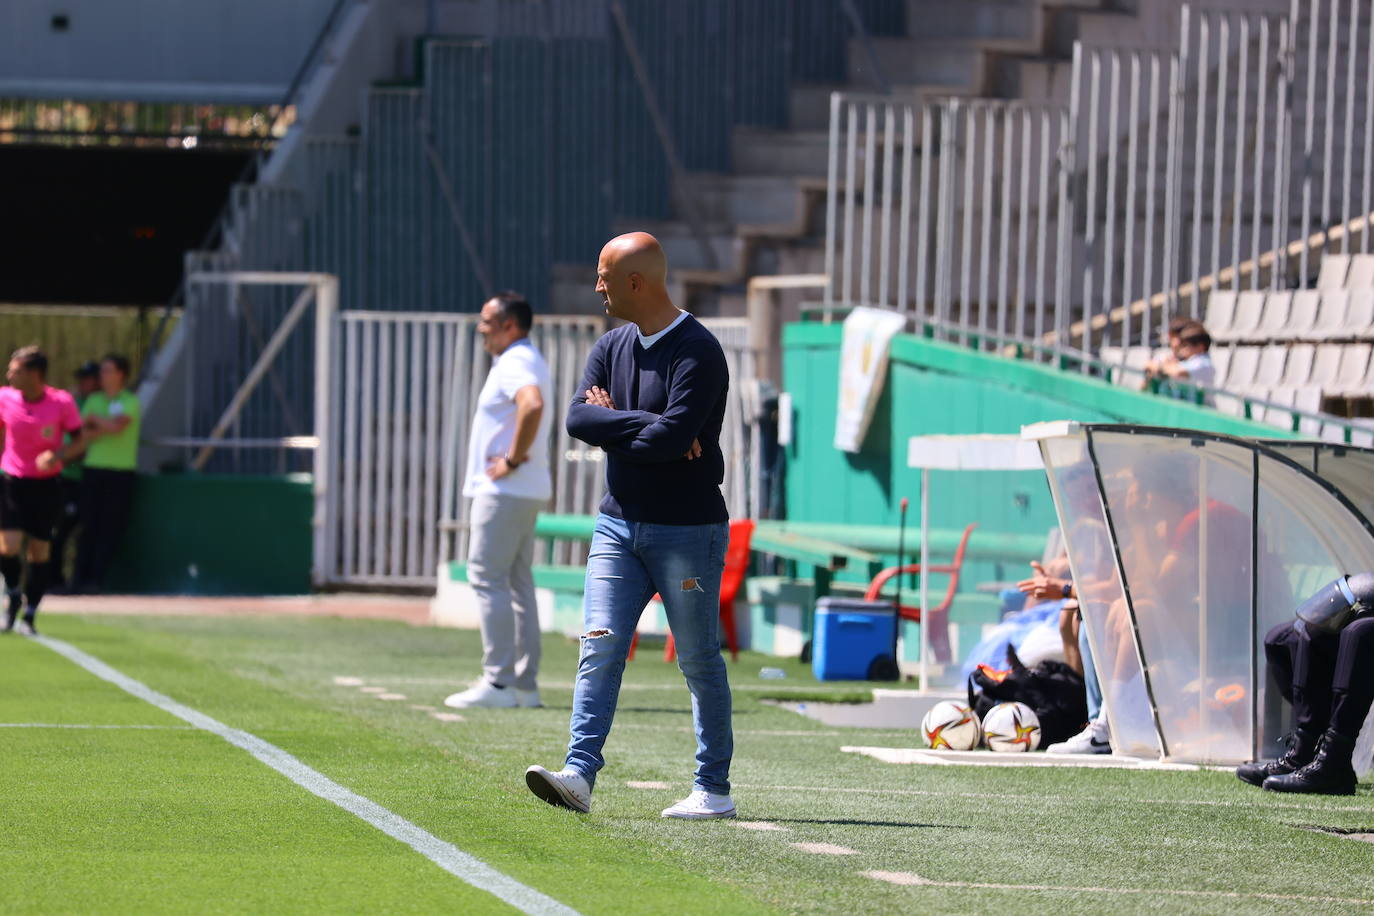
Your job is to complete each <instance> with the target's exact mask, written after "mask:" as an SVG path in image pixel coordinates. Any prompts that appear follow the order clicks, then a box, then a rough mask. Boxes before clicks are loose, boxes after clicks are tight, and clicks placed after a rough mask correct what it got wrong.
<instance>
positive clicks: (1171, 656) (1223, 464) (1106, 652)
mask: <svg viewBox="0 0 1374 916" xmlns="http://www.w3.org/2000/svg"><path fill="white" fill-rule="evenodd" d="M1023 435H1024V436H1025V437H1026V438H1028V439H1034V440H1037V441H1038V442H1039V444H1040V449H1041V454H1042V456H1043V458H1044V461H1045V469H1046V473H1047V474H1048V476H1049V482H1050V489H1051V492H1052V493H1053V496H1054V502H1055V507H1056V509H1057V511H1058V513H1059V520H1060V525H1061V527H1062V529H1063V532H1064V540H1065V544H1066V548H1067V550H1068V555H1069V564H1070V567H1071V568H1072V570H1073V577H1074V582H1075V584H1076V586H1077V590H1078V593H1079V596H1080V598H1079V600H1080V606H1081V608H1082V617H1083V621H1084V625H1085V626H1086V627H1087V630H1088V642H1089V646H1090V647H1091V650H1092V652H1093V658H1094V660H1095V661H1096V664H1097V669H1098V676H1099V680H1100V681H1101V683H1102V689H1103V696H1104V706H1105V707H1106V710H1107V715H1108V718H1109V720H1110V723H1111V729H1112V745H1113V750H1115V751H1116V752H1117V753H1123V754H1131V755H1137V756H1156V755H1157V756H1159V757H1161V758H1164V759H1168V760H1174V761H1180V762H1190V763H1215V764H1233V763H1240V762H1242V761H1245V760H1251V759H1254V758H1256V757H1257V756H1260V755H1261V753H1263V752H1264V751H1265V750H1266V749H1267V748H1270V747H1272V746H1273V743H1274V742H1276V741H1277V739H1278V737H1279V735H1280V734H1281V733H1282V731H1283V730H1284V729H1285V724H1286V723H1285V721H1284V716H1285V715H1286V710H1284V709H1283V708H1282V704H1281V700H1280V698H1279V697H1278V696H1277V695H1266V694H1267V693H1275V692H1274V691H1267V690H1266V680H1265V670H1264V650H1263V639H1264V634H1265V633H1266V632H1267V631H1268V629H1269V628H1270V627H1273V626H1275V625H1276V624H1279V623H1282V622H1284V621H1287V620H1292V619H1293V614H1294V610H1295V608H1296V607H1297V605H1298V603H1300V602H1301V600H1302V599H1303V598H1305V597H1306V596H1307V595H1309V594H1311V593H1312V592H1313V591H1315V590H1316V589H1317V588H1318V587H1320V586H1321V585H1323V584H1325V583H1327V582H1329V581H1331V580H1332V579H1334V578H1336V576H1337V575H1340V574H1343V573H1354V572H1361V571H1367V570H1374V527H1371V525H1370V523H1369V521H1368V519H1367V518H1366V516H1365V515H1364V514H1363V513H1361V512H1360V510H1359V509H1358V508H1357V507H1356V501H1354V500H1352V499H1350V498H1348V497H1347V495H1346V494H1345V493H1344V492H1342V489H1341V488H1339V487H1337V486H1335V485H1333V484H1332V483H1331V482H1329V481H1327V480H1324V479H1323V478H1322V477H1319V476H1318V475H1317V474H1315V473H1313V471H1312V470H1311V469H1310V466H1309V467H1304V466H1303V464H1302V463H1299V462H1298V461H1295V460H1292V458H1290V457H1287V456H1285V454H1281V453H1280V452H1278V451H1275V450H1273V449H1270V448H1266V447H1265V446H1264V445H1261V444H1259V443H1258V442H1256V441H1251V440H1245V439H1238V438H1233V437H1229V436H1222V435H1217V434H1213V433H1203V432H1196V431H1191V430H1178V429H1159V428H1151V427H1138V426H1116V425H1098V424H1077V423H1042V424H1036V425H1035V426H1030V427H1026V428H1025V430H1023ZM1349 451H1358V450H1349ZM1293 457H1299V456H1298V455H1296V454H1294V456H1293ZM1317 460H1318V461H1321V460H1323V459H1321V458H1320V457H1319V458H1318V459H1317ZM1336 460H1340V461H1344V460H1345V456H1342V457H1341V458H1340V459H1336ZM1340 466H1341V467H1342V468H1345V469H1353V468H1355V467H1357V465H1356V464H1355V463H1354V461H1352V462H1350V463H1349V464H1342V465H1340ZM1322 470H1323V472H1325V471H1327V466H1323V467H1322ZM1363 486H1364V487H1365V488H1368V487H1369V486H1370V485H1369V484H1368V483H1364V484H1363Z"/></svg>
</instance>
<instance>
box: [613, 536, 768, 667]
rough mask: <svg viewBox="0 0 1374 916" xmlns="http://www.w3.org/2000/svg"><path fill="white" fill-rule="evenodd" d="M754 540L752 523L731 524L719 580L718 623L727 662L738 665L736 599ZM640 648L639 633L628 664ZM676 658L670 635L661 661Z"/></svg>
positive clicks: (675, 650)
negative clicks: (727, 654) (751, 543)
mask: <svg viewBox="0 0 1374 916" xmlns="http://www.w3.org/2000/svg"><path fill="white" fill-rule="evenodd" d="M753 537H754V522H753V521H752V520H751V519H747V518H744V519H739V520H737V521H733V522H731V523H730V545H729V546H728V547H726V549H725V570H724V571H723V572H722V573H721V577H720V622H721V626H723V627H724V628H725V645H726V647H727V648H729V650H730V659H731V660H732V661H739V636H738V631H737V630H736V627H735V598H736V597H737V596H738V595H739V590H740V586H742V585H743V584H744V574H745V572H746V571H747V570H748V568H749V543H750V541H751V540H752V539H753ZM654 597H655V598H659V596H658V595H655V596H654ZM638 645H639V633H638V632H636V633H635V635H634V639H632V640H630V654H629V658H630V659H631V660H633V659H634V657H635V647H636V646H638ZM676 657H677V646H676V644H675V643H674V642H673V634H672V633H671V632H669V633H668V644H667V645H666V646H664V647H663V660H664V661H665V662H670V661H672V660H673V659H674V658H676Z"/></svg>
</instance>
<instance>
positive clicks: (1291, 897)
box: [859, 871, 1374, 906]
mask: <svg viewBox="0 0 1374 916" xmlns="http://www.w3.org/2000/svg"><path fill="white" fill-rule="evenodd" d="M859 874H861V875H863V876H864V877H865V878H873V879H875V880H877V881H886V882H888V883H889V884H902V885H907V886H918V887H949V888H958V889H971V890H989V891H1057V892H1060V893H1067V894H1150V895H1154V896H1160V897H1220V898H1223V899H1227V900H1287V901H1296V902H1299V903H1349V904H1354V905H1356V906H1369V905H1370V904H1374V900H1362V899H1358V898H1353V897H1309V896H1306V895H1304V894H1265V893H1261V892H1258V891H1255V892H1250V891H1197V890H1184V889H1182V888H1163V887H1068V886H1065V885H1060V884H986V883H983V882H979V881H932V880H930V879H929V878H922V877H921V876H920V875H917V874H913V873H912V872H908V871H863V872H859Z"/></svg>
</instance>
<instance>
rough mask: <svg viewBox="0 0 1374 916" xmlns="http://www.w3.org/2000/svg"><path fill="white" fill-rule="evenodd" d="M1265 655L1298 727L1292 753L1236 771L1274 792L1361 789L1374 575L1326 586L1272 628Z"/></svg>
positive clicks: (1373, 677) (1373, 643) (1372, 679)
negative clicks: (1359, 749)
mask: <svg viewBox="0 0 1374 916" xmlns="http://www.w3.org/2000/svg"><path fill="white" fill-rule="evenodd" d="M1264 652H1265V656H1266V657H1267V659H1268V663H1269V676H1270V682H1271V684H1273V685H1275V686H1276V687H1277V689H1278V690H1279V692H1280V693H1281V694H1282V695H1283V698H1284V699H1285V700H1287V701H1288V702H1290V703H1292V704H1293V714H1294V718H1295V720H1296V724H1297V729H1296V731H1295V732H1294V734H1293V735H1292V736H1291V737H1290V739H1289V744H1288V752H1287V753H1286V754H1284V755H1283V756H1282V757H1280V758H1279V759H1278V760H1273V761H1269V762H1267V763H1266V762H1257V763H1247V764H1245V765H1243V766H1241V767H1239V768H1237V770H1236V775H1237V776H1238V777H1240V778H1241V779H1242V780H1244V781H1245V782H1248V783H1250V784H1251V785H1255V786H1263V787H1264V788H1266V789H1269V790H1270V791H1273V792H1307V793H1315V794H1321V795H1353V794H1355V783H1356V778H1355V769H1354V767H1353V765H1352V756H1353V754H1354V751H1355V741H1356V739H1358V738H1359V736H1360V730H1361V729H1362V728H1363V727H1364V722H1365V718H1366V717H1367V716H1368V715H1369V707H1370V703H1371V702H1374V674H1371V673H1370V671H1371V665H1374V572H1365V573H1357V574H1355V575H1352V576H1341V577H1340V578H1339V579H1337V580H1336V581H1334V582H1332V583H1331V584H1329V585H1326V586H1324V587H1323V588H1322V589H1321V590H1320V591H1318V592H1317V593H1316V594H1315V595H1313V596H1312V597H1311V598H1309V599H1307V601H1306V602H1305V603H1303V604H1302V606H1300V607H1299V608H1298V612H1297V620H1294V621H1287V622H1285V623H1282V624H1279V625H1278V626H1276V627H1274V628H1273V629H1272V630H1270V631H1269V633H1268V634H1267V635H1266V636H1265V638H1264Z"/></svg>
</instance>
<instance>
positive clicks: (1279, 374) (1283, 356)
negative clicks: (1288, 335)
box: [1251, 344, 1288, 387]
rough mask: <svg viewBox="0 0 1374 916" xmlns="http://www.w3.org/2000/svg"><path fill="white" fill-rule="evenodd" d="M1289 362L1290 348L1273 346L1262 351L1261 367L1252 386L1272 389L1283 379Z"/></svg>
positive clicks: (1256, 372) (1257, 370)
mask: <svg viewBox="0 0 1374 916" xmlns="http://www.w3.org/2000/svg"><path fill="white" fill-rule="evenodd" d="M1287 362H1288V348H1287V347H1286V346H1280V345H1276V344H1271V345H1269V346H1267V347H1265V348H1264V349H1263V350H1261V351H1260V358H1259V367H1258V368H1257V369H1256V370H1255V380H1254V382H1252V383H1251V384H1254V385H1258V386H1260V387H1272V386H1274V385H1277V384H1278V383H1279V382H1280V381H1281V380H1282V379H1283V368H1284V365H1285V364H1286V363H1287Z"/></svg>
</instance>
